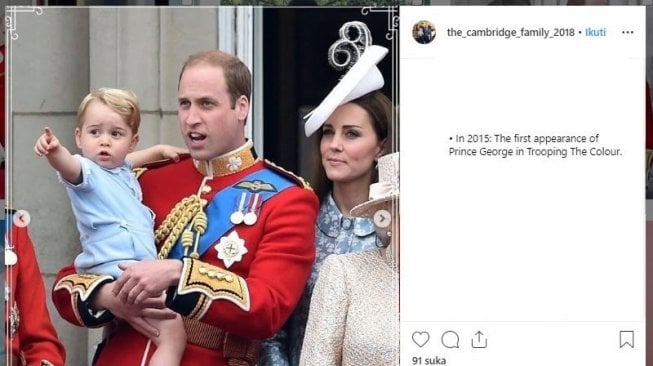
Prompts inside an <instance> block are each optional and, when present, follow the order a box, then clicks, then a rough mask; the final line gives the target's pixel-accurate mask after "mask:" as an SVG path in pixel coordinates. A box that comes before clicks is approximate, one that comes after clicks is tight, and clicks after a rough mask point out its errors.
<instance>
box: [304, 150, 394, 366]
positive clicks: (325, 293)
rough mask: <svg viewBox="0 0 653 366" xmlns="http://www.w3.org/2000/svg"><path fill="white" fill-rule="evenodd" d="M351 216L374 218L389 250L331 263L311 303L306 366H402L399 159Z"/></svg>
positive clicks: (389, 160)
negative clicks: (399, 281) (400, 333)
mask: <svg viewBox="0 0 653 366" xmlns="http://www.w3.org/2000/svg"><path fill="white" fill-rule="evenodd" d="M351 214H352V215H355V216H360V217H374V223H375V225H376V228H377V233H378V234H379V237H380V238H382V239H381V241H382V243H383V246H384V247H383V248H381V249H378V250H372V251H365V252H359V253H351V254H345V255H333V256H330V257H328V258H327V259H326V260H325V262H324V265H323V266H322V269H321V271H320V275H319V277H318V280H317V283H316V284H315V288H314V291H313V297H312V299H311V307H310V309H311V310H310V314H309V318H308V323H307V325H306V335H305V337H304V345H303V348H302V353H301V360H300V365H302V366H304V365H305V366H322V365H324V366H327V365H329V366H339V365H375V366H384V365H387V366H396V365H398V364H399V286H398V278H399V272H398V268H399V262H398V255H397V254H398V249H399V240H398V239H399V153H394V154H391V155H386V156H384V157H382V158H381V159H379V182H378V183H374V184H372V185H371V186H370V199H369V200H368V201H367V202H365V203H363V204H360V205H358V206H356V207H354V208H353V209H352V210H351Z"/></svg>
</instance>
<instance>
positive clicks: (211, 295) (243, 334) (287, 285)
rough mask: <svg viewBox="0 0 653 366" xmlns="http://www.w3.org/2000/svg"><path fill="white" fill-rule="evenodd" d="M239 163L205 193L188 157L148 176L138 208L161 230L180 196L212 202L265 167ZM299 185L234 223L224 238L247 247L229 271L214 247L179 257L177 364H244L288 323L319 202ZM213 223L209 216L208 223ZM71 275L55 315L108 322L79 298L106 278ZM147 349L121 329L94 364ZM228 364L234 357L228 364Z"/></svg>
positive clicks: (132, 357) (306, 267) (227, 210)
mask: <svg viewBox="0 0 653 366" xmlns="http://www.w3.org/2000/svg"><path fill="white" fill-rule="evenodd" d="M246 146H247V145H246ZM247 151H249V149H247ZM243 159H244V160H245V163H243V164H242V165H243V166H242V167H241V168H240V170H238V171H237V172H235V173H234V172H227V173H225V175H222V176H219V174H221V173H224V172H217V174H216V173H215V172H214V175H215V177H214V178H213V179H209V180H207V181H206V183H205V184H204V185H206V186H208V187H210V188H206V187H203V185H202V183H203V182H202V181H203V179H204V175H203V174H201V173H200V172H199V171H198V169H197V168H196V167H195V166H194V163H193V160H192V159H185V160H182V161H181V162H179V163H175V164H169V165H165V166H163V167H158V168H155V169H149V170H147V171H146V172H145V173H143V174H142V175H141V177H140V178H139V180H140V183H141V187H142V190H143V203H144V204H145V205H147V206H148V207H150V208H151V209H152V210H153V211H154V213H155V214H156V220H155V225H156V226H157V227H159V225H161V223H162V222H163V221H164V219H165V218H166V216H167V215H168V214H169V213H170V212H171V211H172V210H173V207H174V206H175V205H176V204H177V203H178V202H180V201H182V199H184V198H185V197H189V196H191V195H193V194H198V195H199V197H200V198H201V199H205V200H207V201H209V202H210V201H211V200H212V199H213V196H214V195H215V194H216V193H217V192H219V191H220V190H222V189H224V188H226V187H230V186H232V185H234V184H236V183H238V182H241V181H242V180H243V179H244V178H245V177H246V176H247V175H249V174H251V173H252V172H254V171H258V170H261V169H270V167H269V166H268V165H267V164H266V163H264V162H262V161H260V160H254V159H253V157H250V159H249V160H251V162H249V163H248V162H247V161H248V159H247V158H245V157H243ZM225 160H226V159H225ZM228 161H229V162H230V163H231V162H232V160H228ZM216 166H217V165H216ZM272 169H273V170H275V171H277V173H278V174H282V175H286V174H285V173H283V172H281V171H278V170H276V168H272ZM218 170H219V169H218ZM297 182H298V183H300V181H297ZM300 185H301V184H297V185H293V186H291V187H289V188H287V189H285V190H283V191H281V192H279V193H277V194H276V195H275V196H273V197H271V198H269V199H268V200H267V201H265V202H264V203H263V205H262V206H261V208H260V213H259V215H258V220H257V221H256V223H255V224H254V225H251V226H249V225H245V224H239V225H235V226H234V227H233V228H232V229H231V230H228V231H227V232H226V233H225V236H226V235H227V234H230V233H231V232H232V231H235V232H236V234H237V236H238V237H239V238H240V239H242V240H244V243H245V247H246V249H247V253H246V254H244V255H243V256H242V259H240V260H239V261H237V262H235V263H234V264H232V265H231V266H230V267H229V268H228V269H227V268H226V266H225V263H224V262H223V260H222V259H219V258H218V251H217V250H216V248H215V247H214V244H212V245H211V246H210V247H209V249H208V250H207V251H206V252H204V253H203V254H202V255H201V257H200V258H199V260H192V259H190V258H186V259H184V269H183V270H182V278H181V279H180V282H179V286H178V287H177V288H175V289H174V290H175V293H174V296H171V294H169V299H171V302H170V304H169V307H170V308H172V309H173V310H175V311H177V312H179V313H181V314H182V315H184V316H186V320H188V319H192V321H191V322H190V323H188V322H187V327H186V329H187V333H188V339H189V342H188V343H189V344H188V346H187V347H186V351H185V353H184V356H183V359H182V363H181V364H182V365H228V364H231V365H234V364H235V365H247V363H242V362H243V360H241V359H240V358H241V357H240V356H238V354H239V353H248V354H249V355H250V356H251V357H249V359H250V360H251V359H255V358H256V357H255V356H256V352H257V350H258V348H257V347H258V342H252V340H260V339H264V338H267V337H269V336H271V335H273V334H275V333H276V332H277V331H278V330H279V329H280V328H281V326H282V325H283V324H284V322H285V321H286V320H287V318H288V317H289V315H290V313H291V312H292V310H293V308H294V307H295V305H296V303H297V301H298V299H299V297H300V295H301V293H302V290H303V288H304V285H305V283H306V281H307V278H308V276H309V273H310V270H311V266H312V264H313V260H314V258H315V247H314V243H313V241H314V238H315V220H316V216H317V210H318V200H317V197H316V196H315V194H314V193H313V192H312V191H311V190H309V189H306V188H304V187H301V186H300ZM201 188H202V189H201ZM218 203H219V207H220V210H219V214H220V215H227V216H229V215H230V214H231V213H232V212H234V202H219V201H218ZM213 219H214V218H212V217H208V225H211V222H212V220H213ZM73 273H74V267H72V266H68V267H66V268H64V269H62V270H61V271H60V272H59V275H58V277H57V281H56V284H55V289H54V291H53V299H54V303H55V306H56V307H57V310H58V311H59V313H60V314H61V316H62V317H63V318H65V319H66V320H68V321H69V322H72V323H74V324H78V325H82V326H91V327H92V326H101V325H104V324H106V321H107V320H110V319H108V318H106V317H104V318H103V319H100V320H98V319H96V318H93V317H92V316H91V315H90V314H91V313H90V311H89V309H88V307H87V305H88V304H87V302H86V301H84V299H88V298H89V297H90V296H89V294H90V293H92V292H93V291H94V290H95V289H97V288H98V285H99V284H101V283H102V282H104V281H110V280H111V279H109V278H106V277H105V278H101V277H100V278H95V279H90V280H84V279H80V278H79V275H76V276H72V277H70V276H69V277H68V278H64V277H65V276H67V275H70V274H73ZM87 277H88V276H87ZM66 283H67V284H66ZM204 325H210V327H208V328H206V327H204ZM216 342H217V343H219V345H217V344H215V343H216ZM146 343H147V338H146V337H144V336H142V335H141V334H139V333H137V332H136V331H134V330H133V329H132V328H131V327H129V326H128V325H126V324H125V323H122V324H121V325H120V326H119V328H118V330H117V331H115V332H114V333H113V334H112V336H111V338H110V339H109V341H108V343H107V344H106V346H105V347H104V349H103V350H102V351H101V354H100V355H99V360H98V363H97V365H99V366H102V365H118V364H120V365H137V364H140V362H141V357H142V355H143V351H144V349H145V346H146ZM198 344H199V345H198ZM151 348H154V347H151ZM151 353H152V350H150V354H151ZM232 353H233V354H235V355H236V356H233V355H232ZM225 358H232V363H228V361H227V359H225ZM236 359H238V360H239V361H236ZM235 362H241V363H235ZM252 364H253V363H252Z"/></svg>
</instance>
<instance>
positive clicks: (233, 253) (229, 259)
mask: <svg viewBox="0 0 653 366" xmlns="http://www.w3.org/2000/svg"><path fill="white" fill-rule="evenodd" d="M215 250H216V251H217V252H218V259H222V261H223V262H224V266H225V267H227V268H229V267H231V265H232V264H234V263H236V262H240V261H241V260H242V259H243V255H245V253H247V248H245V241H244V240H243V239H241V238H240V237H238V233H237V232H236V231H235V230H234V231H232V232H231V233H230V234H229V235H227V236H223V237H221V238H220V242H219V243H218V244H216V245H215Z"/></svg>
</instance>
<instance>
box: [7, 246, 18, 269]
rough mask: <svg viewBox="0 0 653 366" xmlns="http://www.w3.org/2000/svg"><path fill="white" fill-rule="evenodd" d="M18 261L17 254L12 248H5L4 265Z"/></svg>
mask: <svg viewBox="0 0 653 366" xmlns="http://www.w3.org/2000/svg"><path fill="white" fill-rule="evenodd" d="M17 262H18V256H17V255H16V253H14V251H13V250H11V249H9V248H7V249H5V266H13V265H14V264H16V263H17Z"/></svg>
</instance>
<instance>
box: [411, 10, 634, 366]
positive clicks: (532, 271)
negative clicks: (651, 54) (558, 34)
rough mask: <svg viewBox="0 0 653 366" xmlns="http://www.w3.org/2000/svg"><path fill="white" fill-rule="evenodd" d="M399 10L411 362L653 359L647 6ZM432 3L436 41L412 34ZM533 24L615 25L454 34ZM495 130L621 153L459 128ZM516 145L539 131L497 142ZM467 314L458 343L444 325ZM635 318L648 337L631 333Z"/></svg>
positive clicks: (458, 324)
mask: <svg viewBox="0 0 653 366" xmlns="http://www.w3.org/2000/svg"><path fill="white" fill-rule="evenodd" d="M400 15H401V25H400V26H401V31H400V35H401V38H400V45H401V48H400V57H401V62H400V65H401V70H400V75H401V90H400V97H401V100H400V105H401V108H400V121H401V122H400V123H401V164H402V166H401V180H402V193H401V198H402V200H401V203H400V204H401V216H402V220H401V223H402V228H401V233H402V237H401V244H402V247H401V321H402V365H411V364H413V363H412V357H413V356H420V355H421V356H424V357H428V356H429V355H431V356H434V355H439V356H446V357H447V358H448V360H447V364H448V365H477V364H478V365H480V364H483V365H499V364H501V365H540V364H541V365H551V364H555V365H589V364H592V365H615V364H618V365H625V366H627V365H644V343H645V341H644V329H645V328H644V320H645V261H644V260H645V251H644V250H645V246H644V220H645V217H644V182H645V181H644V164H643V162H644V111H645V109H644V80H645V73H644V52H645V47H644V40H645V37H644V32H645V24H644V8H642V7H610V8H607V7H605V8H601V7H573V8H571V7H569V8H567V7H537V8H530V7H512V8H498V7H497V8H494V7H489V8H486V7H455V8H449V7H446V8H445V7H430V8H425V7H419V8H408V7H402V8H401V14H400ZM423 19H424V20H429V21H431V22H432V23H433V24H434V25H435V27H436V31H437V35H436V37H435V40H434V41H433V42H432V43H430V44H428V45H422V44H418V43H416V42H415V41H414V40H413V39H412V32H411V30H412V27H413V24H415V23H416V22H417V21H419V20H423ZM523 26H525V27H528V28H534V29H536V28H539V27H546V28H548V29H552V28H554V27H562V28H573V29H575V30H576V32H577V31H578V30H584V29H585V28H586V27H593V28H604V27H605V28H606V31H607V37H594V38H589V37H585V36H575V37H568V38H563V39H542V38H528V39H526V38H521V39H510V40H506V39H504V38H501V37H495V38H467V39H461V38H452V37H447V35H446V29H447V28H449V27H454V28H456V29H460V30H463V32H464V31H465V30H466V29H468V28H474V29H484V28H486V27H489V28H495V27H499V28H501V27H506V28H514V29H517V30H518V31H519V29H520V28H521V27H523ZM623 30H633V31H634V34H632V35H626V34H622V31H623ZM495 133H503V134H506V135H514V134H515V133H519V134H521V135H528V134H531V135H570V134H571V135H587V136H590V135H592V136H593V135H596V134H599V141H598V144H593V145H590V144H586V145H585V146H583V147H585V148H588V149H589V148H590V147H593V146H597V145H600V146H608V147H612V148H620V149H621V152H622V155H620V156H616V157H596V156H588V157H583V158H578V157H572V156H567V158H566V159H562V158H559V157H552V158H543V157H528V156H520V157H512V158H508V159H501V158H497V157H483V156H477V157H456V156H450V155H449V148H450V147H467V148H470V147H476V148H479V147H480V146H481V145H478V144H467V143H465V144H463V143H455V141H452V140H450V137H453V138H454V139H455V136H456V135H463V136H466V135H467V134H490V135H493V134H495ZM517 145H520V146H523V147H526V146H530V147H535V146H534V145H533V144H510V145H498V144H485V146H488V147H513V148H514V147H516V146H517ZM574 145H576V144H574ZM568 146H569V145H560V144H558V145H556V147H568ZM456 328H458V329H460V331H461V333H464V334H465V337H464V340H463V337H462V336H461V348H460V349H446V348H444V347H443V346H442V345H441V344H440V336H439V335H438V334H441V333H442V332H443V331H445V330H447V329H456ZM626 329H627V330H634V331H635V340H636V347H635V349H632V350H630V349H620V348H619V338H618V337H619V330H626ZM476 330H483V331H484V333H486V334H487V337H488V340H489V341H490V344H489V346H488V348H487V349H485V350H483V351H481V350H478V349H471V348H470V345H469V342H470V338H471V336H472V335H473V334H474V332H475V331H476ZM414 331H429V332H430V333H433V334H432V335H431V337H432V339H431V341H430V343H428V344H427V345H426V346H424V347H421V348H420V347H417V346H416V345H415V344H414V343H413V341H412V339H411V335H412V333H413V332H414ZM429 347H432V348H429ZM551 357H553V358H551ZM553 361H555V362H553ZM422 364H425V363H422Z"/></svg>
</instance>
